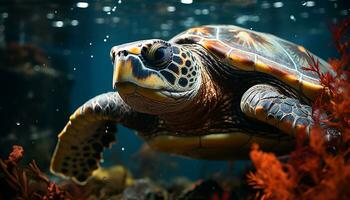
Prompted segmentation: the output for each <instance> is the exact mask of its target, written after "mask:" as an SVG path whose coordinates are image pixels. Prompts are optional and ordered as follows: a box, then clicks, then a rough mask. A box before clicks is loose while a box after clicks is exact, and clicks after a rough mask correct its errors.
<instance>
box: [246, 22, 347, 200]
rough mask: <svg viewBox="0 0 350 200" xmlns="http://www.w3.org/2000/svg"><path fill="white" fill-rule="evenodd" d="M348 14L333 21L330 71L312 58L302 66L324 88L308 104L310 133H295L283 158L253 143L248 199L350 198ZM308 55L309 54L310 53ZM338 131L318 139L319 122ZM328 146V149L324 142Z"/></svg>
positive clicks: (337, 199)
mask: <svg viewBox="0 0 350 200" xmlns="http://www.w3.org/2000/svg"><path fill="white" fill-rule="evenodd" d="M349 27H350V18H347V19H345V20H344V21H343V22H341V23H340V24H338V25H336V26H334V27H333V38H334V42H335V46H336V49H337V50H338V52H339V54H340V58H339V59H331V60H330V61H329V63H330V65H331V66H332V68H333V70H334V72H335V73H334V74H330V73H321V72H320V69H319V67H318V64H319V63H318V61H317V60H315V59H314V58H311V60H312V63H311V64H310V66H309V67H308V68H306V70H310V71H313V72H315V73H317V74H318V76H319V77H320V82H321V84H322V85H323V86H324V88H325V89H324V91H323V93H322V94H321V95H320V97H319V98H318V99H317V101H316V102H315V103H314V105H313V118H314V120H315V126H314V127H313V128H312V130H311V133H310V138H309V139H308V140H305V138H306V137H305V136H303V135H300V134H299V137H298V139H297V146H296V150H295V151H294V152H292V153H291V154H290V158H289V159H288V161H287V162H281V161H279V160H278V158H277V157H276V156H275V155H274V154H272V153H265V152H263V151H261V150H259V147H258V145H253V147H252V151H251V153H250V157H251V159H252V161H253V164H254V166H255V168H256V171H255V172H250V173H249V174H248V175H247V177H248V184H250V185H251V186H252V187H253V188H254V189H256V190H257V193H256V194H255V196H254V197H253V199H278V200H294V199H308V200H313V199H315V200H316V199H317V200H326V199H327V200H331V199H334V200H343V199H344V200H345V199H350V190H349V186H350V99H349V97H350V63H349V61H350V53H349V48H350V40H349V38H346V34H347V31H348V30H349ZM310 56H311V55H310ZM325 126H328V127H333V128H335V129H336V130H339V131H340V132H341V133H342V136H341V140H340V141H339V140H337V141H335V142H333V143H331V144H328V143H326V142H325V141H324V137H323V132H324V131H325V130H324V127H325ZM330 146H331V147H333V148H335V149H333V151H329V150H330V149H329V147H330Z"/></svg>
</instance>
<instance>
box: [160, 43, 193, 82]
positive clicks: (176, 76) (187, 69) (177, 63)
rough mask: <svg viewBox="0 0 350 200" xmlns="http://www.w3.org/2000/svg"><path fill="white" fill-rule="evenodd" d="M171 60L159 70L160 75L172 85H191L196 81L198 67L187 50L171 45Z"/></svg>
mask: <svg viewBox="0 0 350 200" xmlns="http://www.w3.org/2000/svg"><path fill="white" fill-rule="evenodd" d="M172 52H173V58H172V62H171V63H170V64H169V65H168V66H167V67H166V68H164V69H162V70H161V71H160V73H161V75H162V76H163V77H164V78H165V79H166V80H167V81H168V82H169V83H170V84H172V85H179V86H181V87H187V86H188V87H192V86H193V84H194V83H195V82H196V81H197V78H196V75H197V74H196V73H197V72H196V71H197V70H198V67H197V65H196V63H193V62H195V61H194V59H193V57H191V54H190V52H189V51H188V50H185V49H183V48H180V47H176V46H173V47H172Z"/></svg>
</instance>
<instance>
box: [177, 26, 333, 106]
mask: <svg viewBox="0 0 350 200" xmlns="http://www.w3.org/2000/svg"><path fill="white" fill-rule="evenodd" d="M185 40H191V42H192V43H193V42H194V43H197V44H200V45H202V46H203V47H204V48H206V49H207V50H208V51H209V52H211V53H213V54H214V55H215V56H216V57H217V58H218V59H219V60H220V61H222V62H223V63H225V64H227V65H228V66H231V67H232V68H233V69H235V70H244V71H257V72H261V73H265V74H269V75H271V76H273V77H275V78H276V79H279V80H280V81H282V82H284V83H286V84H287V85H289V86H291V87H292V88H294V89H295V90H297V91H299V92H300V93H302V94H303V95H304V96H306V97H307V98H308V99H311V100H312V99H315V97H316V96H317V95H318V94H319V93H320V91H321V90H322V86H321V85H320V81H319V78H318V76H317V74H315V73H314V72H312V71H308V70H305V69H304V68H308V67H309V66H310V65H313V60H312V58H311V57H310V55H311V56H312V57H313V58H314V59H316V60H317V61H318V62H319V66H320V69H321V71H322V73H325V72H330V73H331V74H334V72H333V71H332V69H331V67H330V65H329V64H328V63H327V62H325V61H324V60H322V59H321V58H319V57H317V56H315V55H314V54H312V53H310V52H309V51H308V50H306V49H305V48H304V47H302V46H300V45H296V44H294V43H291V42H288V41H286V40H283V39H281V38H279V37H277V36H274V35H271V34H267V33H260V32H256V31H251V30H248V29H244V28H241V27H237V26H232V25H211V26H202V27H196V28H192V29H189V30H188V31H185V32H184V33H182V34H179V35H177V36H176V37H174V38H173V39H172V40H171V41H173V42H178V41H182V43H184V42H183V41H185ZM179 43H181V42H179Z"/></svg>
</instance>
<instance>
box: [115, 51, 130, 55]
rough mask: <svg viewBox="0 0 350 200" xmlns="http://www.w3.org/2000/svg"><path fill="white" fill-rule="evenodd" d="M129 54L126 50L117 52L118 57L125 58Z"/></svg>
mask: <svg viewBox="0 0 350 200" xmlns="http://www.w3.org/2000/svg"><path fill="white" fill-rule="evenodd" d="M128 54H129V53H128V52H127V51H126V50H122V51H119V52H118V56H127V55H128Z"/></svg>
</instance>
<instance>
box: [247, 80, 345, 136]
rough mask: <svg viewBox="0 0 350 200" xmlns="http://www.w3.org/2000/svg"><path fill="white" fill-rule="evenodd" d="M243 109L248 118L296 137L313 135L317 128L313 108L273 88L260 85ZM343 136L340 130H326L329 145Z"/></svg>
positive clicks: (251, 93) (255, 88) (253, 89)
mask: <svg viewBox="0 0 350 200" xmlns="http://www.w3.org/2000/svg"><path fill="white" fill-rule="evenodd" d="M241 110H242V112H243V113H245V115H247V116H248V117H250V118H254V119H257V120H259V121H262V122H265V123H268V124H270V125H272V126H274V127H277V128H278V129H280V130H281V131H283V132H284V133H287V134H290V135H292V136H295V134H296V133H305V134H306V135H309V134H310V129H311V127H312V125H313V119H312V108H311V106H308V105H304V104H302V103H301V102H300V101H299V100H298V99H294V98H290V97H287V96H285V95H284V94H282V93H281V92H280V91H279V90H278V89H277V88H275V87H273V86H271V85H266V84H259V85H255V86H253V87H251V88H249V89H248V90H247V91H246V92H245V93H244V94H243V96H242V99H241ZM339 136H340V133H339V132H337V131H336V130H334V129H332V128H326V131H325V137H326V139H327V140H328V142H333V141H334V140H338V139H339V138H340V137H339Z"/></svg>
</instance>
